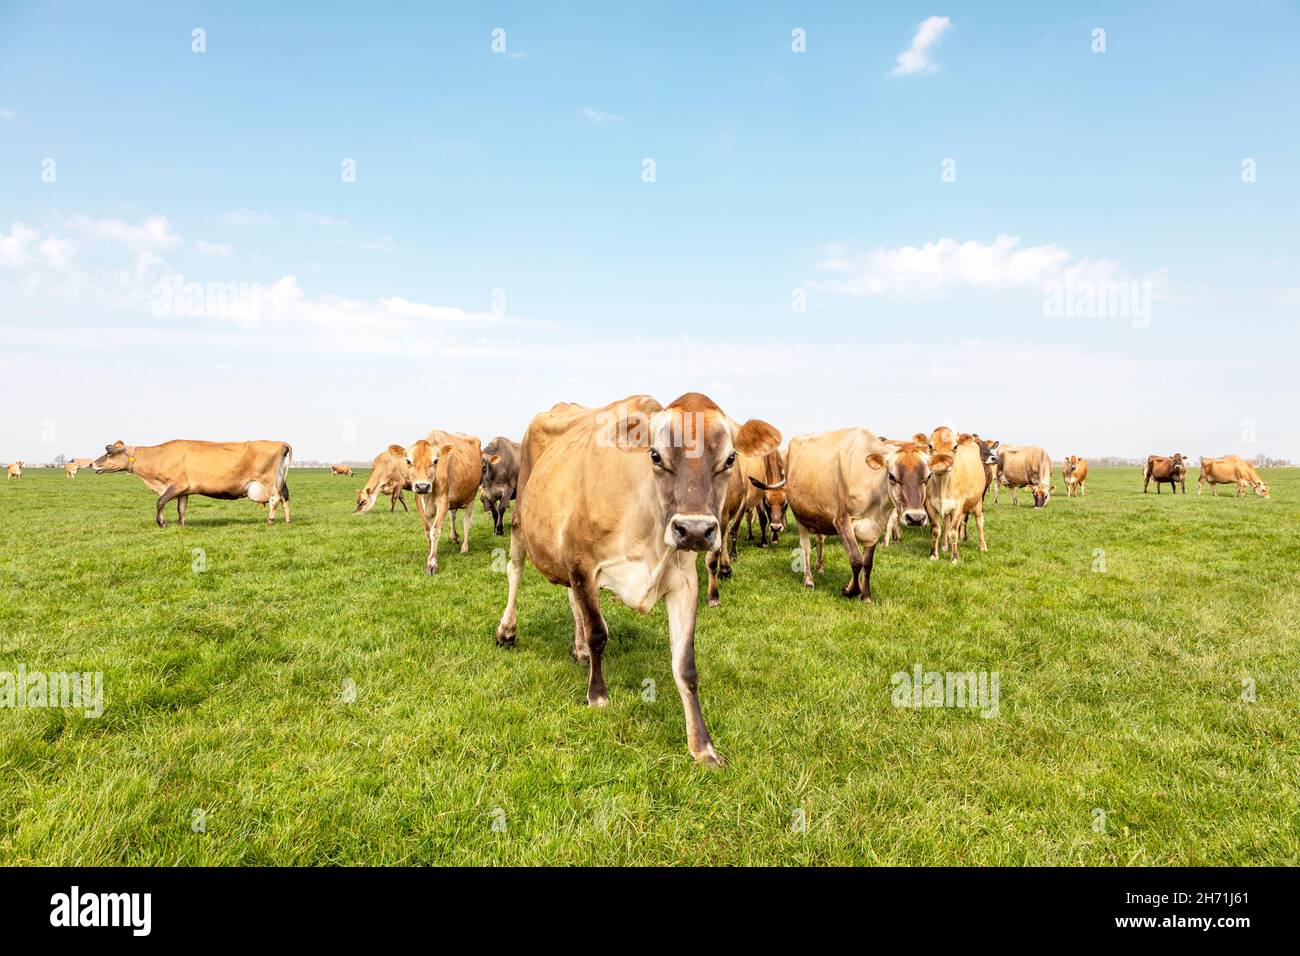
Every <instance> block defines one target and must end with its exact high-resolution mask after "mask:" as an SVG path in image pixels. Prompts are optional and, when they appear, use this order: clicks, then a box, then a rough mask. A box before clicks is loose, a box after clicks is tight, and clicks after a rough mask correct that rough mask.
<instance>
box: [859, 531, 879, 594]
mask: <svg viewBox="0 0 1300 956" xmlns="http://www.w3.org/2000/svg"><path fill="white" fill-rule="evenodd" d="M875 563H876V546H875V545H874V544H872V545H871V546H870V547H868V548H867V549H866V551H865V553H864V554H863V555H862V593H861V594H860V595H858V596H859V597H860V598H861V599H862V600H863V601H865V602H866V603H867V604H870V603H871V569H872V567H873V566H874V565H875Z"/></svg>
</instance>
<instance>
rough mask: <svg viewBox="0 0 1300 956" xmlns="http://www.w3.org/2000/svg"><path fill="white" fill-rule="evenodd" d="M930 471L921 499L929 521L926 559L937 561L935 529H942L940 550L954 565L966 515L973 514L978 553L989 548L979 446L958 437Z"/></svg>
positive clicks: (970, 439)
mask: <svg viewBox="0 0 1300 956" xmlns="http://www.w3.org/2000/svg"><path fill="white" fill-rule="evenodd" d="M931 462H932V465H933V472H932V473H931V476H930V480H929V482H928V483H927V484H928V486H929V487H928V494H927V495H926V498H925V502H926V504H925V507H926V511H927V512H928V514H929V518H930V560H931V561H937V560H938V558H939V533H940V532H939V528H940V526H942V528H943V537H944V550H945V551H947V552H949V554H950V559H951V561H952V563H953V564H956V563H957V560H958V555H957V542H958V540H959V539H960V538H963V537H965V532H966V516H967V515H968V514H973V515H975V527H976V529H977V530H978V532H979V547H980V550H981V551H987V550H988V549H989V547H988V543H987V542H986V541H985V539H984V488H985V485H984V481H985V472H984V460H983V456H982V455H981V452H980V443H979V442H977V441H976V440H975V438H974V436H972V435H958V436H957V441H956V443H955V444H954V445H952V446H951V448H950V449H948V448H945V450H944V451H943V452H939V453H936V454H935V455H934V457H933V458H932V459H931Z"/></svg>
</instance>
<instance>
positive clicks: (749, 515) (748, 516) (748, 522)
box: [736, 508, 763, 541]
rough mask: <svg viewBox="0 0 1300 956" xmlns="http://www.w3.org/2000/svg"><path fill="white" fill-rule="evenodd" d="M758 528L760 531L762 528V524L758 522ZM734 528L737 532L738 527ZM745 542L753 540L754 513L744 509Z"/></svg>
mask: <svg viewBox="0 0 1300 956" xmlns="http://www.w3.org/2000/svg"><path fill="white" fill-rule="evenodd" d="M758 526H759V528H760V529H761V528H762V527H763V522H762V521H760V522H759V523H758ZM736 528H737V530H739V528H740V526H739V525H737V526H736ZM745 540H746V541H753V540H754V512H752V511H750V510H749V509H748V508H746V509H745Z"/></svg>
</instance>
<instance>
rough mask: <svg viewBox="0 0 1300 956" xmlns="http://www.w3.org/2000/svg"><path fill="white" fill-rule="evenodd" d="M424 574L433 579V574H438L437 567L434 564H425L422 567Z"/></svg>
mask: <svg viewBox="0 0 1300 956" xmlns="http://www.w3.org/2000/svg"><path fill="white" fill-rule="evenodd" d="M424 573H425V574H427V575H428V576H429V577H433V576H434V575H435V574H437V573H438V566H437V565H436V564H426V565H425V566H424Z"/></svg>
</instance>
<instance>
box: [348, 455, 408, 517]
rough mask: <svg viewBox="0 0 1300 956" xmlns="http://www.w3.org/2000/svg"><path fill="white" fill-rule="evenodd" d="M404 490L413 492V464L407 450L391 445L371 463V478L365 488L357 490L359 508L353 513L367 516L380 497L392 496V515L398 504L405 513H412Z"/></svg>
mask: <svg viewBox="0 0 1300 956" xmlns="http://www.w3.org/2000/svg"><path fill="white" fill-rule="evenodd" d="M403 490H405V491H410V490H411V463H410V461H409V460H407V457H406V449H405V448H403V447H402V446H401V445H389V446H388V447H387V448H386V449H384V450H383V451H381V452H380V453H379V454H378V455H376V456H375V460H374V461H373V462H372V463H371V466H370V477H369V478H367V479H366V486H365V487H364V488H358V489H357V508H356V510H355V511H354V512H352V513H353V514H358V515H360V514H365V513H366V512H367V511H369V510H370V509H371V508H373V507H374V506H375V501H376V500H377V499H378V498H379V496H380V495H389V496H390V498H391V500H390V502H389V505H388V511H389V513H390V514H391V513H392V512H394V511H396V510H397V505H398V502H400V503H401V505H402V510H403V511H410V510H411V509H410V508H408V507H406V496H405V495H404V494H402V492H403Z"/></svg>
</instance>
